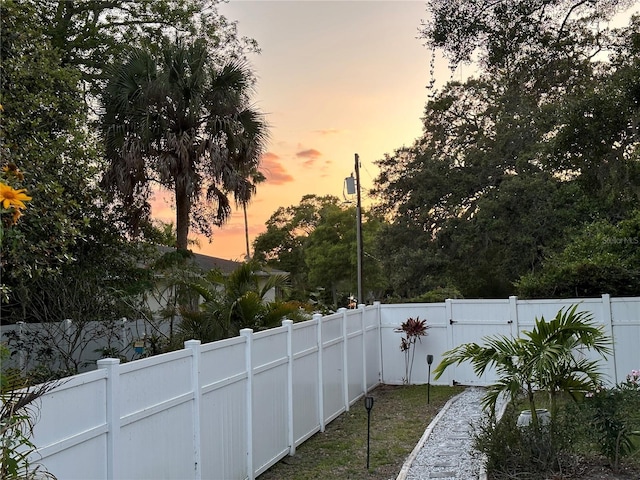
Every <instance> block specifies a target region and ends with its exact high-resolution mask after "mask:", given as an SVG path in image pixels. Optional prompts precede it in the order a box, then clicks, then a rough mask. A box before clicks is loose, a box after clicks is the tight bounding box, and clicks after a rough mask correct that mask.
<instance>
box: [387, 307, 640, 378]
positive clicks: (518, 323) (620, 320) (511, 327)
mask: <svg viewBox="0 0 640 480" xmlns="http://www.w3.org/2000/svg"><path fill="white" fill-rule="evenodd" d="M573 305H578V308H577V311H587V312H589V313H591V315H592V319H593V321H594V322H595V323H597V324H600V325H603V326H604V329H605V332H606V333H607V334H608V335H609V336H611V337H612V338H613V349H614V354H613V355H611V356H610V357H608V359H606V360H603V361H602V368H601V371H602V372H603V373H604V374H605V375H606V377H607V379H608V381H609V383H619V382H621V381H624V380H625V379H626V376H627V375H628V374H629V373H631V370H632V369H638V368H640V297H626V298H611V297H610V296H609V295H602V297H601V298H577V299H563V300H519V299H518V298H517V297H510V298H508V299H506V300H505V299H497V300H461V299H460V300H447V301H446V302H444V303H424V304H399V305H383V306H382V308H381V309H380V330H381V343H382V353H383V362H382V379H381V382H382V383H386V384H401V383H402V381H403V377H404V375H405V374H404V372H405V370H404V356H403V354H402V353H401V352H400V348H399V347H400V334H399V333H395V332H394V329H396V328H397V327H398V325H400V323H402V322H403V321H405V320H406V319H407V318H409V317H414V318H415V317H419V318H420V319H421V320H422V319H427V325H428V326H429V328H428V330H427V336H426V337H423V338H422V341H421V342H420V343H418V344H417V345H416V354H415V364H414V368H413V374H412V376H411V380H412V383H427V375H428V366H427V362H426V356H427V355H428V354H430V355H433V356H434V361H433V365H432V367H433V368H435V366H436V365H437V364H438V363H439V362H440V360H442V354H443V353H444V352H446V351H447V350H450V349H452V348H455V347H457V346H458V345H461V344H464V343H469V342H476V343H480V344H481V343H482V339H483V338H484V337H488V336H493V335H506V336H514V337H515V336H518V335H520V333H521V332H522V331H525V330H532V329H533V326H534V324H535V319H536V318H541V317H544V318H545V319H547V320H551V319H552V318H553V317H555V316H556V314H557V313H558V310H560V309H563V308H570V307H572V306H573ZM593 358H594V359H595V358H600V357H593ZM495 379H496V378H495V375H494V372H493V371H487V372H486V373H485V374H484V375H483V377H482V378H478V377H477V376H476V375H475V374H474V373H473V368H472V367H471V365H470V364H469V363H463V364H461V365H452V366H450V367H449V368H447V370H446V371H445V373H444V375H443V376H442V377H441V378H440V380H439V381H438V382H433V379H432V383H434V384H449V385H452V384H454V383H460V384H462V385H480V386H485V385H488V384H490V383H493V382H494V381H495Z"/></svg>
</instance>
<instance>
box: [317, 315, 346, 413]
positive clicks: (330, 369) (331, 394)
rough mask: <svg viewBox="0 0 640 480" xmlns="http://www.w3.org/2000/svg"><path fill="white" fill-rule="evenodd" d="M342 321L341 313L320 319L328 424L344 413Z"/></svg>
mask: <svg viewBox="0 0 640 480" xmlns="http://www.w3.org/2000/svg"><path fill="white" fill-rule="evenodd" d="M342 321H343V316H342V313H336V314H333V315H329V316H326V317H323V319H322V327H321V328H322V350H323V352H322V385H323V387H324V391H323V402H324V403H323V404H324V420H325V423H329V422H330V421H331V420H333V419H334V418H336V417H337V416H338V415H340V414H341V413H342V412H344V411H345V403H344V373H343V366H344V365H343V358H344V343H343V341H342V339H343V337H342V335H343V332H342Z"/></svg>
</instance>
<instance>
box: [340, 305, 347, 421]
mask: <svg viewBox="0 0 640 480" xmlns="http://www.w3.org/2000/svg"><path fill="white" fill-rule="evenodd" d="M338 312H340V313H342V392H343V393H344V395H343V396H344V409H345V412H348V411H349V349H348V346H347V343H348V341H347V309H346V308H344V307H343V308H339V309H338Z"/></svg>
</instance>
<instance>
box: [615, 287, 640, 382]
mask: <svg viewBox="0 0 640 480" xmlns="http://www.w3.org/2000/svg"><path fill="white" fill-rule="evenodd" d="M610 305H611V323H612V331H613V338H614V346H613V348H614V352H615V356H614V360H613V361H614V365H613V369H614V371H615V374H616V378H617V380H618V382H622V381H624V380H625V378H626V376H627V375H629V374H630V373H631V370H638V369H640V350H639V349H638V345H640V298H612V299H611V304H610Z"/></svg>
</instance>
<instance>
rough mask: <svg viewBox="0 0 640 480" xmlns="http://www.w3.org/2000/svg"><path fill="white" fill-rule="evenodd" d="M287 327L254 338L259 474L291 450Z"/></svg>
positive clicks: (255, 450) (255, 444) (255, 451)
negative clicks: (289, 436)
mask: <svg viewBox="0 0 640 480" xmlns="http://www.w3.org/2000/svg"><path fill="white" fill-rule="evenodd" d="M287 362H288V357H287V330H286V329H285V328H284V327H278V328H273V329H270V330H267V331H264V332H259V333H256V334H254V339H253V402H252V403H253V464H254V470H255V472H256V474H260V473H261V472H263V471H264V470H266V469H267V468H268V467H269V466H271V465H273V464H274V463H275V462H276V461H278V460H279V459H281V458H282V457H284V456H285V455H286V454H287V453H288V452H289V438H288V426H289V425H288V422H289V416H288V410H287V408H288V407H287V406H288V398H287V392H288V386H287V385H288V384H287Z"/></svg>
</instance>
